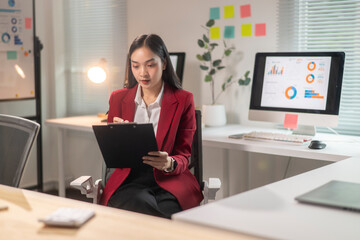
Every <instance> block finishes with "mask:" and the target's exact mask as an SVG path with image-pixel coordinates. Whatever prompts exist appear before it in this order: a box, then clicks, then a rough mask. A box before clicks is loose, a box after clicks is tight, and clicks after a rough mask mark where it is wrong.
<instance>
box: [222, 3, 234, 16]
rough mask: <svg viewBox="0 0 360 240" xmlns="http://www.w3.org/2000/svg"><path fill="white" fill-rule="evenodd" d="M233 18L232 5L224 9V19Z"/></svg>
mask: <svg viewBox="0 0 360 240" xmlns="http://www.w3.org/2000/svg"><path fill="white" fill-rule="evenodd" d="M233 17H234V5H231V6H225V7H224V18H233Z"/></svg>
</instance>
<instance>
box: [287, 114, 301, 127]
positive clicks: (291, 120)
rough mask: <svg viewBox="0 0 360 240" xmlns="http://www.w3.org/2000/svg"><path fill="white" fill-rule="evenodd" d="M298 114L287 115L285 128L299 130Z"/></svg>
mask: <svg viewBox="0 0 360 240" xmlns="http://www.w3.org/2000/svg"><path fill="white" fill-rule="evenodd" d="M297 120H298V115H297V114H289V113H285V119H284V128H290V129H296V128H297Z"/></svg>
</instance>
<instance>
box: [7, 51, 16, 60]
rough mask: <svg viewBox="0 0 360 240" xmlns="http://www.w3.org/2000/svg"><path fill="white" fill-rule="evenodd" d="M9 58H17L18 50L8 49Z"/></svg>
mask: <svg viewBox="0 0 360 240" xmlns="http://www.w3.org/2000/svg"><path fill="white" fill-rule="evenodd" d="M7 59H8V60H13V59H17V52H16V51H7Z"/></svg>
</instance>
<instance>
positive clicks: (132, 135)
mask: <svg viewBox="0 0 360 240" xmlns="http://www.w3.org/2000/svg"><path fill="white" fill-rule="evenodd" d="M92 127H93V130H94V133H95V137H96V140H97V142H98V145H99V148H100V151H101V153H102V156H103V158H104V161H105V163H106V166H107V167H108V168H138V167H140V166H142V165H143V160H142V157H143V156H146V155H147V153H148V152H151V151H158V147H157V142H156V138H155V133H154V128H153V125H152V124H151V123H116V124H114V123H110V124H108V125H93V126H92Z"/></svg>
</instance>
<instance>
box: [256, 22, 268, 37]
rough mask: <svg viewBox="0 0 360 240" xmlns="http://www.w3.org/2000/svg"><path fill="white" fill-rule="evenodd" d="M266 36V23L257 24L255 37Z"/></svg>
mask: <svg viewBox="0 0 360 240" xmlns="http://www.w3.org/2000/svg"><path fill="white" fill-rule="evenodd" d="M265 35H266V23H257V24H255V36H257V37H259V36H265Z"/></svg>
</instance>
